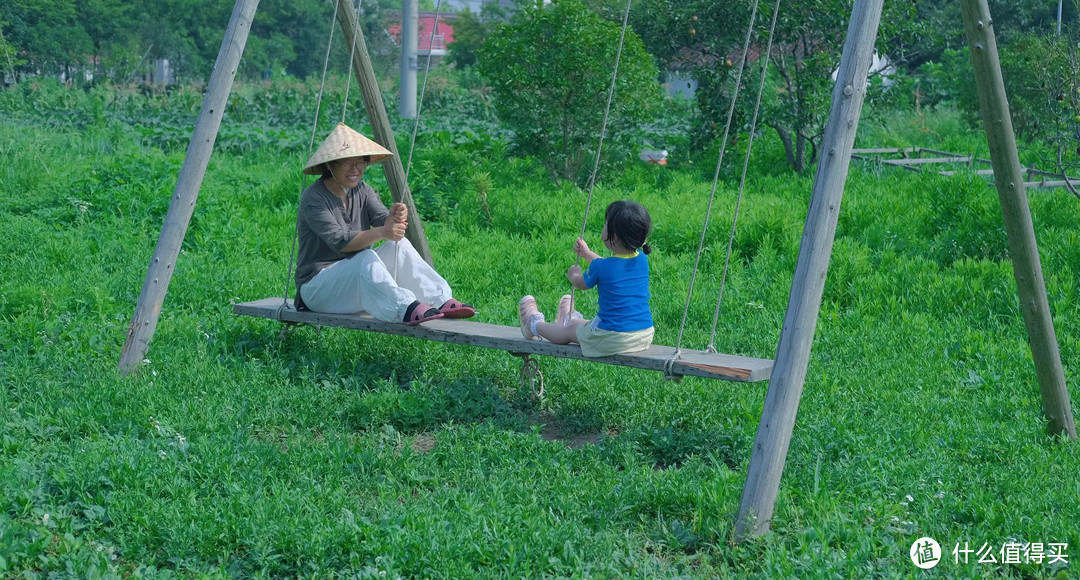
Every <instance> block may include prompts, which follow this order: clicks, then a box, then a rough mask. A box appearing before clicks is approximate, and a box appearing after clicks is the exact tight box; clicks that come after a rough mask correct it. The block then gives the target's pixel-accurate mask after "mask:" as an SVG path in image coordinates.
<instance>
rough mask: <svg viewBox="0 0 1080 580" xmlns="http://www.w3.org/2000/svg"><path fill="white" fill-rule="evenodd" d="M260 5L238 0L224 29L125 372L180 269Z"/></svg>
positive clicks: (128, 345) (145, 343)
mask: <svg viewBox="0 0 1080 580" xmlns="http://www.w3.org/2000/svg"><path fill="white" fill-rule="evenodd" d="M258 7H259V0H236V5H235V6H234V7H233V13H232V17H231V18H230V19H229V26H228V28H226V29H225V38H224V39H223V40H222V42H221V50H220V51H219V52H218V57H217V62H215V63H214V71H213V72H212V73H211V74H210V83H209V84H208V85H207V86H206V96H205V97H203V104H202V110H201V111H200V112H199V117H198V118H197V119H196V120H195V130H194V131H193V132H192V134H191V141H190V142H189V143H188V150H187V156H186V157H184V165H183V166H182V167H181V168H180V175H179V176H178V177H177V180H176V189H175V190H174V191H173V197H172V201H171V202H169V211H168V213H166V214H165V223H164V225H163V226H162V227H161V235H160V236H159V237H158V242H157V246H156V247H155V248H154V255H153V257H152V258H151V259H150V267H149V268H148V269H147V271H146V280H145V281H144V282H143V287H142V291H140V292H139V301H138V304H136V306H135V315H134V317H132V319H131V325H130V326H128V331H127V341H126V342H125V343H124V348H123V350H122V351H121V352H120V364H119V366H120V370H121V371H123V372H124V373H125V374H126V373H130V372H132V371H133V370H135V369H136V368H137V365H138V364H139V363H140V362H141V361H142V360H143V358H144V357H145V355H146V351H147V349H149V348H150V339H151V338H153V336H154V331H155V330H156V329H157V322H158V317H159V316H160V315H161V306H162V304H163V303H164V302H165V293H166V292H168V290H169V281H170V280H172V275H173V272H174V271H175V270H176V268H175V265H176V258H177V257H178V256H179V255H180V246H181V245H182V244H183V243H184V235H185V234H186V233H187V227H188V223H190V222H191V215H192V213H194V211H195V200H196V198H198V197H199V188H201V187H202V180H203V177H204V176H205V175H206V166H207V164H208V163H209V162H210V153H211V152H212V151H213V149H214V141H215V140H216V139H217V133H218V128H220V127H221V117H222V114H224V112H225V105H226V103H228V101H229V92H230V91H231V90H232V84H233V79H234V78H235V77H236V69H237V66H239V64H240V57H241V55H243V54H244V45H245V44H247V38H248V32H250V30H251V20H252V18H254V17H255V10H256V8H258Z"/></svg>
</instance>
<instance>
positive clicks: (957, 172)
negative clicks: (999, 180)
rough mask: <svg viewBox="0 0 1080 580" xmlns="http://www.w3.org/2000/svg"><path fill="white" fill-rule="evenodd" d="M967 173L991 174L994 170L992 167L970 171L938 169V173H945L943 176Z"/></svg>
mask: <svg viewBox="0 0 1080 580" xmlns="http://www.w3.org/2000/svg"><path fill="white" fill-rule="evenodd" d="M968 174H971V175H993V174H994V170H993V169H976V170H975V171H971V170H961V171H938V175H945V176H950V175H968Z"/></svg>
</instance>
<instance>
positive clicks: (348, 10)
mask: <svg viewBox="0 0 1080 580" xmlns="http://www.w3.org/2000/svg"><path fill="white" fill-rule="evenodd" d="M338 22H340V23H341V30H342V32H344V33H345V40H346V41H348V42H352V43H356V46H355V49H354V50H351V51H350V52H352V53H353V61H352V66H353V72H355V73H356V82H357V83H359V84H360V94H361V95H362V96H363V99H364V109H365V110H367V116H368V120H369V121H371V130H372V131H373V132H374V133H375V135H374V137H375V141H376V142H377V143H378V144H379V145H382V146H383V147H386V148H387V149H389V150H390V152H391V153H393V154H394V155H393V157H390V158H388V159H387V160H386V161H383V162H382V166H383V171H384V172H385V173H386V182H387V184H389V185H390V195H391V196H392V197H393V198H394V201H397V202H401V203H403V204H405V205H406V206H407V207H408V208H409V225H408V226H407V227H406V228H405V237H407V238H409V241H410V242H412V245H413V247H414V248H416V251H417V252H419V253H420V255H421V256H423V258H424V260H425V261H427V263H428V264H431V263H432V261H431V249H430V248H428V241H427V235H426V234H425V233H424V224H423V223H422V222H421V221H420V214H418V213H417V212H416V204H414V203H413V197H412V192H411V191H410V190H409V182H408V181H407V180H406V179H405V169H404V168H402V165H401V156H400V155H398V149H397V142H396V141H394V130H393V129H391V128H390V119H389V117H387V116H386V107H385V106H384V105H383V100H382V93H380V92H379V83H378V82H377V81H376V80H375V70H374V69H373V68H372V66H371V57H370V56H369V55H368V49H367V42H365V41H364V31H362V30H360V28H359V27H358V26H356V9H355V8H353V6H352V2H342V3H341V9H340V10H338ZM350 46H351V45H350Z"/></svg>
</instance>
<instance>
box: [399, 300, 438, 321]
mask: <svg viewBox="0 0 1080 580" xmlns="http://www.w3.org/2000/svg"><path fill="white" fill-rule="evenodd" d="M442 317H443V313H442V312H439V309H438V308H435V307H434V306H432V305H430V304H425V303H424V302H417V303H416V304H414V305H413V306H412V307H411V308H410V309H409V310H408V311H407V312H406V313H405V320H404V322H405V326H416V325H417V324H420V323H421V322H427V321H429V320H435V319H436V318H442Z"/></svg>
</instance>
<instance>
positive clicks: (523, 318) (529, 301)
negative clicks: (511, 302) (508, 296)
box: [518, 296, 544, 340]
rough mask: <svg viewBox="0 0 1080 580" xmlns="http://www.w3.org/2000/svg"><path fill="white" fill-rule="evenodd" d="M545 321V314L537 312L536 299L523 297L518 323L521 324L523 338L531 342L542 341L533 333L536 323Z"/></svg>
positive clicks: (519, 308)
mask: <svg viewBox="0 0 1080 580" xmlns="http://www.w3.org/2000/svg"><path fill="white" fill-rule="evenodd" d="M543 321H544V314H543V313H542V312H540V311H539V310H537V308H536V299H535V298H533V297H532V296H523V297H522V298H521V300H520V301H519V302H518V322H519V323H520V324H521V336H524V337H525V338H527V339H529V340H542V338H541V337H540V336H539V335H537V334H536V333H535V332H533V328H535V327H534V323H535V324H539V323H540V322H543Z"/></svg>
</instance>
